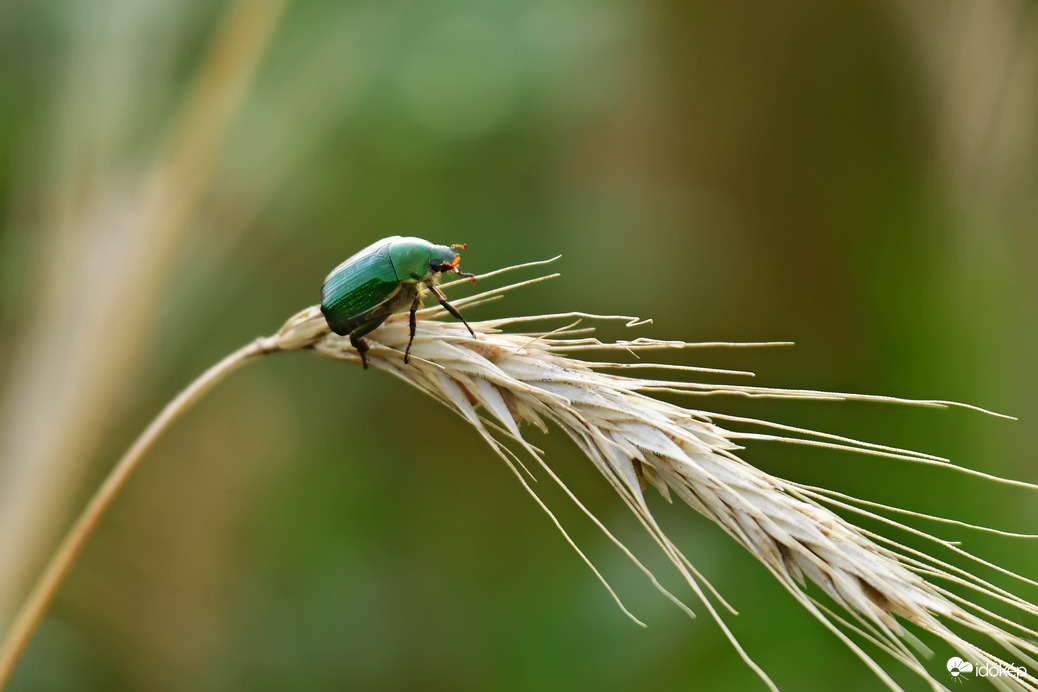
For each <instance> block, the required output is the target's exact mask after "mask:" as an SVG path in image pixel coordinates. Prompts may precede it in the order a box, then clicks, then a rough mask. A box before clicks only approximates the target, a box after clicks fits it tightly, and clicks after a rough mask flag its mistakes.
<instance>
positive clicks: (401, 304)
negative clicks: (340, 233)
mask: <svg viewBox="0 0 1038 692" xmlns="http://www.w3.org/2000/svg"><path fill="white" fill-rule="evenodd" d="M467 247H468V246H467V245H451V246H450V247H448V246H446V245H433V244H432V243H430V242H429V241H428V240H422V239H421V238H401V237H400V236H398V235H395V236H392V237H390V238H383V239H382V240H380V241H378V242H377V243H373V244H371V245H369V246H367V247H366V248H364V249H363V250H361V251H360V252H358V253H357V254H355V255H354V256H353V257H350V258H349V259H348V260H346V261H345V262H343V263H342V264H340V265H339V266H338V267H336V268H335V269H333V270H332V273H331V274H329V275H328V278H326V279H325V280H324V286H322V287H321V312H322V313H324V318H325V319H326V320H327V321H328V326H329V327H330V328H331V330H332V331H333V332H335V333H336V334H340V335H342V336H349V337H350V343H351V344H353V347H354V348H355V349H357V353H359V354H360V360H361V362H362V363H363V364H364V367H365V368H367V367H368V360H367V358H366V357H365V355H364V354H365V353H366V352H367V350H368V348H369V346H368V343H367V341H365V340H364V335H365V334H368V333H369V332H371V331H372V330H374V329H375V328H376V327H378V326H379V325H380V324H382V323H383V322H385V321H386V319H387V318H389V316H390V315H393V314H395V313H398V312H403V311H404V310H406V309H408V306H410V309H411V323H410V324H411V338H410V339H409V340H408V342H407V350H406V351H405V352H404V362H405V363H407V362H409V360H410V358H411V344H412V343H413V342H414V332H415V311H416V310H418V308H419V307H421V305H422V287H423V286H424V287H425V288H426V289H428V290H429V291H430V292H431V293H432V294H433V295H434V296H436V300H438V301H440V305H442V306H443V307H444V308H445V309H446V310H447V312H449V313H450V314H452V315H454V316H455V317H456V318H458V319H459V320H461V322H462V324H464V325H465V326H466V327H467V328H468V330H469V333H470V334H472V336H473V337H475V336H476V333H475V332H473V331H472V327H469V323H468V322H466V321H465V318H464V317H462V316H461V313H460V312H458V311H457V310H456V309H455V308H454V306H453V305H451V304H450V303H448V302H447V299H446V298H444V297H443V294H442V293H440V291H439V289H437V288H436V282H437V281H438V280H439V278H440V275H441V274H442V273H443V272H448V271H453V272H456V273H457V274H458V275H459V276H465V277H468V278H469V280H471V281H472V283H475V282H476V278H475V274H469V273H467V272H463V271H461V270H460V269H458V261H459V260H460V259H461V256H460V255H459V254H458V253H457V250H459V249H460V250H464V249H466V248H467Z"/></svg>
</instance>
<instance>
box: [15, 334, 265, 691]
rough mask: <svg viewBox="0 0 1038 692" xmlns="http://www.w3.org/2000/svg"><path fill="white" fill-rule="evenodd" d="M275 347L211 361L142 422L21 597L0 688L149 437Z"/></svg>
mask: <svg viewBox="0 0 1038 692" xmlns="http://www.w3.org/2000/svg"><path fill="white" fill-rule="evenodd" d="M277 350H278V346H277V342H276V340H274V339H272V338H260V339H256V340H255V341H253V342H251V343H249V344H247V345H246V346H243V347H242V348H240V349H238V350H237V351H235V352H234V353H232V354H230V355H229V356H227V357H226V358H224V359H223V360H221V361H220V362H219V363H217V364H216V365H214V366H212V367H211V368H209V369H208V370H206V371H205V372H204V373H202V374H201V375H200V376H199V377H198V378H196V379H195V380H194V381H193V382H192V383H191V384H189V385H188V386H187V387H186V388H185V389H184V390H183V391H182V392H180V394H178V395H177V396H176V398H174V399H173V400H172V401H170V402H169V403H168V404H166V407H165V408H163V409H162V412H161V413H159V415H158V416H156V417H155V419H154V420H153V421H152V422H151V424H150V425H148V427H147V428H145V430H144V432H142V433H141V434H140V436H139V437H138V438H137V440H136V441H135V442H134V443H133V446H131V447H130V448H129V449H128V450H127V451H126V453H125V454H124V455H123V456H122V458H121V459H119V461H118V462H117V463H116V465H115V466H114V467H113V468H112V470H111V472H109V474H108V476H107V477H106V478H105V480H104V482H103V483H102V484H101V486H100V487H99V488H98V489H97V491H96V492H95V493H94V496H93V497H92V498H91V499H90V502H89V503H88V504H87V506H86V507H85V508H84V509H83V512H82V513H81V514H80V515H79V518H78V519H76V522H75V523H74V524H73V525H72V528H70V529H69V531H68V533H67V534H66V535H65V538H64V540H62V542H61V545H59V546H58V548H57V550H55V552H54V554H53V555H52V556H51V559H50V562H49V563H48V564H47V568H46V569H45V570H44V571H43V574H41V575H40V577H39V579H37V581H36V584H35V585H34V586H33V588H32V591H31V592H30V593H29V596H28V597H27V598H26V600H25V602H24V603H23V605H22V607H21V609H20V610H19V611H18V614H17V615H16V616H15V619H14V622H13V624H12V625H11V628H10V630H9V631H8V634H7V638H6V639H5V640H4V643H3V647H2V648H0V689H3V687H4V686H5V685H6V684H7V681H8V679H9V678H10V676H11V673H12V672H13V671H14V667H15V665H16V664H17V663H18V659H19V658H20V657H21V655H22V653H23V652H24V650H25V647H26V645H28V643H29V640H30V638H31V637H32V635H33V633H34V632H35V631H36V628H37V627H38V626H39V624H40V619H41V618H42V617H43V613H44V612H45V611H46V610H47V607H48V606H49V605H50V603H51V601H53V600H54V595H55V594H56V593H57V591H58V587H60V586H61V583H62V582H63V581H64V580H65V577H66V576H67V575H68V572H69V569H70V568H71V567H72V564H73V563H74V562H75V560H76V557H78V555H79V553H80V552H81V551H82V550H83V546H84V545H85V544H86V542H87V540H88V539H89V538H90V536H91V535H92V534H93V532H94V530H95V529H96V528H97V525H98V523H99V522H100V520H101V517H103V516H104V514H105V512H106V511H107V510H108V508H109V507H110V506H111V504H112V500H114V499H115V496H116V495H117V494H118V493H119V491H120V490H121V489H122V488H123V486H124V485H126V481H127V479H129V477H130V474H132V473H133V472H134V470H135V469H136V468H137V466H138V465H139V464H140V461H141V458H142V457H143V456H144V454H145V453H146V452H147V451H148V450H149V449H151V446H152V445H153V444H155V441H156V440H157V439H158V438H159V435H161V434H162V433H163V432H165V430H166V429H167V428H169V426H170V425H171V424H172V423H173V421H175V420H176V419H177V418H179V417H180V415H181V414H182V413H184V411H186V410H187V409H188V408H190V407H191V405H192V404H194V403H195V402H196V401H198V400H199V399H200V398H202V396H203V395H204V394H205V393H206V392H208V391H209V390H210V389H212V388H213V386H214V385H216V383H218V382H220V381H221V380H222V379H223V378H224V377H226V376H227V375H228V374H230V373H231V372H233V371H234V370H236V369H238V368H239V367H241V366H242V365H244V364H245V363H247V362H249V361H250V360H255V359H256V358H259V357H261V356H264V355H267V354H269V353H273V352H275V351H277Z"/></svg>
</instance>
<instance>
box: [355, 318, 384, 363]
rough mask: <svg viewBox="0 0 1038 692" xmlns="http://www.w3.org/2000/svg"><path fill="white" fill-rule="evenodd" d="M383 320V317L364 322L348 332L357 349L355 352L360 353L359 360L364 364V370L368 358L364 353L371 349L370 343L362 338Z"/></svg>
mask: <svg viewBox="0 0 1038 692" xmlns="http://www.w3.org/2000/svg"><path fill="white" fill-rule="evenodd" d="M384 321H385V319H384V318H383V319H381V320H372V321H370V322H365V323H364V324H362V325H360V326H359V327H357V328H356V329H354V330H353V331H352V332H350V343H351V344H353V348H355V349H357V353H358V354H360V362H361V363H362V364H363V365H364V369H365V370H367V369H368V359H367V357H366V356H365V355H364V354H365V353H367V352H368V351H369V350H370V349H371V345H370V344H369V343H368V342H367V340H366V339H365V338H364V335H365V334H368V333H369V332H373V331H375V328H376V327H378V326H379V325H380V324H382V323H383V322H384Z"/></svg>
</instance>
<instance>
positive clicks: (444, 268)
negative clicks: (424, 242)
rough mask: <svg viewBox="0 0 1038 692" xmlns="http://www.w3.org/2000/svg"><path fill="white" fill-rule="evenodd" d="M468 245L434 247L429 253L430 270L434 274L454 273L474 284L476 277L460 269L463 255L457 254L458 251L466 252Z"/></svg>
mask: <svg viewBox="0 0 1038 692" xmlns="http://www.w3.org/2000/svg"><path fill="white" fill-rule="evenodd" d="M467 248H468V245H451V246H450V247H447V246H446V245H433V246H432V248H431V249H430V251H429V270H430V271H432V272H433V273H443V272H449V271H453V272H456V273H457V274H458V275H459V276H466V277H468V278H469V279H470V280H472V283H475V276H474V275H473V274H469V273H468V272H463V271H461V270H460V269H459V268H458V262H460V261H461V255H459V254H458V253H457V250H465V249H467Z"/></svg>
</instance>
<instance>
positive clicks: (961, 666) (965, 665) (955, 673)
mask: <svg viewBox="0 0 1038 692" xmlns="http://www.w3.org/2000/svg"><path fill="white" fill-rule="evenodd" d="M948 672H949V673H951V676H952V677H953V678H955V679H956V680H958V681H960V682H961V681H962V680H963V679H964V678H965V675H966V673H972V672H973V664H972V663H970V662H969V661H963V660H962V659H961V658H959V657H958V656H952V657H951V658H949V659H948Z"/></svg>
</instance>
